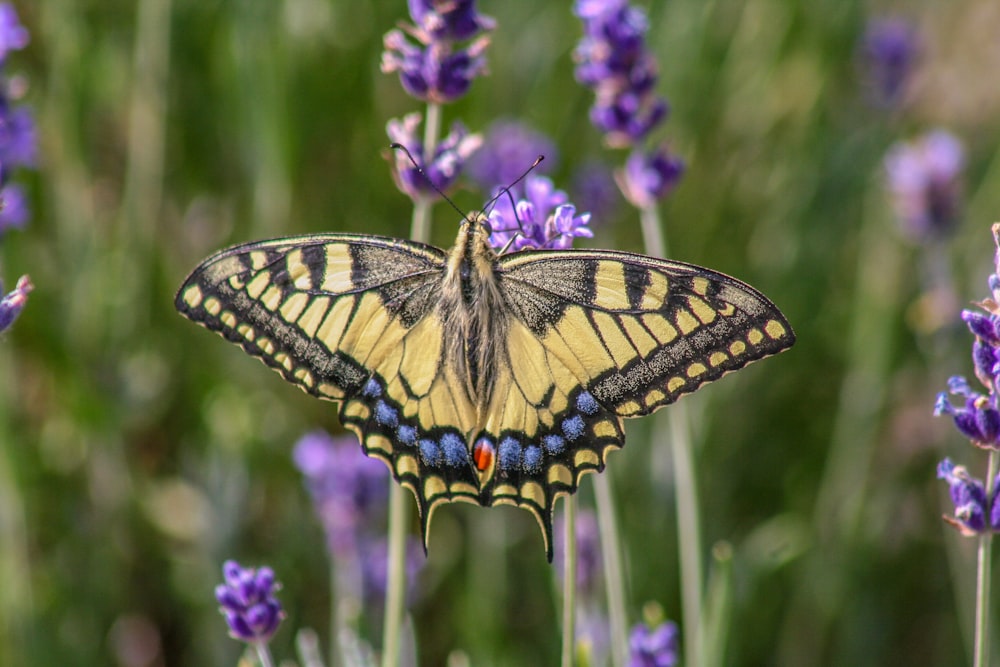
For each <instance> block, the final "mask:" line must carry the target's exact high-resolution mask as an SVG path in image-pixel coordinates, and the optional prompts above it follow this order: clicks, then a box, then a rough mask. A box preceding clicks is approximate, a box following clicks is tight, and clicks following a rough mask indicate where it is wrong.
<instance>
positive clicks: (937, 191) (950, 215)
mask: <svg viewBox="0 0 1000 667" xmlns="http://www.w3.org/2000/svg"><path fill="white" fill-rule="evenodd" d="M964 167H965V151H964V149H963V148H962V144H961V142H960V141H959V140H958V139H956V138H955V136H954V135H952V134H951V133H949V132H946V131H944V130H937V131H935V132H931V133H929V134H925V135H923V136H921V137H919V138H918V139H916V140H915V141H912V142H907V143H897V144H896V145H894V146H893V147H892V148H891V149H890V150H889V152H888V154H887V155H886V157H885V170H886V175H887V177H888V186H889V190H890V193H891V194H892V199H893V206H894V208H895V211H896V217H897V218H898V219H899V222H900V225H901V228H902V230H903V232H904V234H906V235H907V236H909V237H910V238H912V239H913V240H915V241H923V240H926V239H928V238H931V237H940V236H943V235H944V234H946V233H947V232H950V231H951V230H952V229H953V228H954V227H955V224H956V223H957V222H958V217H959V210H960V208H961V194H962V192H961V191H962V188H961V175H962V169H963V168H964Z"/></svg>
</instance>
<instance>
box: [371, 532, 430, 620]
mask: <svg viewBox="0 0 1000 667" xmlns="http://www.w3.org/2000/svg"><path fill="white" fill-rule="evenodd" d="M361 553H362V557H361V564H362V576H363V579H364V591H365V597H366V598H368V600H369V601H370V603H371V604H373V605H376V606H377V605H381V604H384V603H385V596H386V589H387V582H388V577H389V571H388V565H389V543H388V541H387V540H386V539H385V538H384V537H377V538H374V539H370V540H366V541H365V542H363V543H362V545H361ZM404 561H405V569H406V575H405V576H404V577H403V579H404V581H406V600H407V606H409V605H410V604H412V603H413V601H414V596H415V595H416V594H417V590H418V589H417V583H418V581H417V575H418V574H420V570H421V569H423V567H424V564H425V563H426V562H427V557H426V556H425V555H424V549H423V547H422V546H421V545H420V542H419V541H418V540H416V539H414V538H413V537H408V538H407V540H406V555H405V557H404Z"/></svg>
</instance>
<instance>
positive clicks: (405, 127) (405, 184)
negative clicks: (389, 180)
mask: <svg viewBox="0 0 1000 667" xmlns="http://www.w3.org/2000/svg"><path fill="white" fill-rule="evenodd" d="M420 124H421V116H420V114H419V113H411V114H407V115H406V116H404V117H403V119H402V120H398V119H393V120H390V121H389V123H388V124H387V125H386V134H388V135H389V139H391V140H392V141H393V142H394V143H397V144H401V145H403V146H405V147H406V149H407V150H408V151H410V156H412V158H413V159H414V160H416V162H417V165H419V166H420V168H421V169H423V171H424V173H423V174H421V173H420V170H419V169H417V167H416V166H414V164H413V162H411V161H410V156H407V155H406V153H405V152H403V151H400V150H396V151H394V154H393V155H392V160H393V162H394V164H395V167H396V168H395V169H394V170H393V179H394V180H395V181H396V187H398V188H399V189H400V191H402V192H403V193H405V194H406V195H407V196H409V197H410V198H412V199H418V198H421V197H427V196H436V195H437V191H438V190H440V191H442V192H443V191H445V190H447V189H448V188H450V187H451V186H452V185H453V184H454V183H455V181H456V180H457V179H458V177H459V175H460V174H461V173H462V169H463V168H464V166H465V163H466V161H468V159H469V157H470V156H471V155H472V154H473V153H475V152H476V151H477V150H478V149H479V146H480V145H481V144H482V136H481V135H478V134H469V132H468V130H466V129H465V126H464V125H462V124H461V123H458V122H456V123H454V124H453V125H452V127H451V132H449V133H448V135H447V136H446V137H444V139H442V140H441V141H440V142H439V143H438V144H437V147H436V148H435V149H434V156H433V157H432V158H431V161H430V162H429V163H427V162H425V161H424V157H423V153H424V142H423V140H422V139H421V138H420V136H419V130H420Z"/></svg>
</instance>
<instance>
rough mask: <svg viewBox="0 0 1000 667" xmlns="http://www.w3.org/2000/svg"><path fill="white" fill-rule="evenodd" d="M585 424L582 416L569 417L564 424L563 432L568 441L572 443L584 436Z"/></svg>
mask: <svg viewBox="0 0 1000 667" xmlns="http://www.w3.org/2000/svg"><path fill="white" fill-rule="evenodd" d="M583 431H584V423H583V417H581V416H580V415H573V416H572V417H567V418H566V419H564V420H563V423H562V432H563V435H565V436H566V439H567V440H569V441H570V442H573V441H574V440H576V439H578V438H579V437H580V436H582V435H583Z"/></svg>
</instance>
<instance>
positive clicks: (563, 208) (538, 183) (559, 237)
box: [489, 176, 594, 252]
mask: <svg viewBox="0 0 1000 667" xmlns="http://www.w3.org/2000/svg"><path fill="white" fill-rule="evenodd" d="M524 192H525V197H524V198H523V199H520V200H518V201H517V203H516V211H515V207H514V206H512V205H511V198H512V197H513V196H515V195H514V191H513V190H512V191H511V197H508V196H506V195H502V196H500V197H499V198H498V199H497V200H496V206H495V207H494V209H493V210H492V211H490V213H489V224H490V228H491V229H492V234H491V235H490V244H491V245H492V246H493V247H494V248H497V249H498V250H502V249H504V248H506V249H507V250H508V251H509V252H517V251H519V250H525V249H529V248H534V249H540V248H545V249H565V248H569V247H570V246H572V245H573V239H574V238H577V237H591V236H593V235H594V233H593V232H592V231H590V229H589V228H588V227H587V225H588V224H589V223H590V214H589V213H583V214H581V215H576V207H575V206H573V205H572V204H570V203H569V198H568V197H567V195H566V193H565V192H563V191H562V190H556V189H555V186H554V185H553V184H552V181H551V180H550V179H548V178H546V177H545V176H529V177H528V178H527V179H525V181H524Z"/></svg>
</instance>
